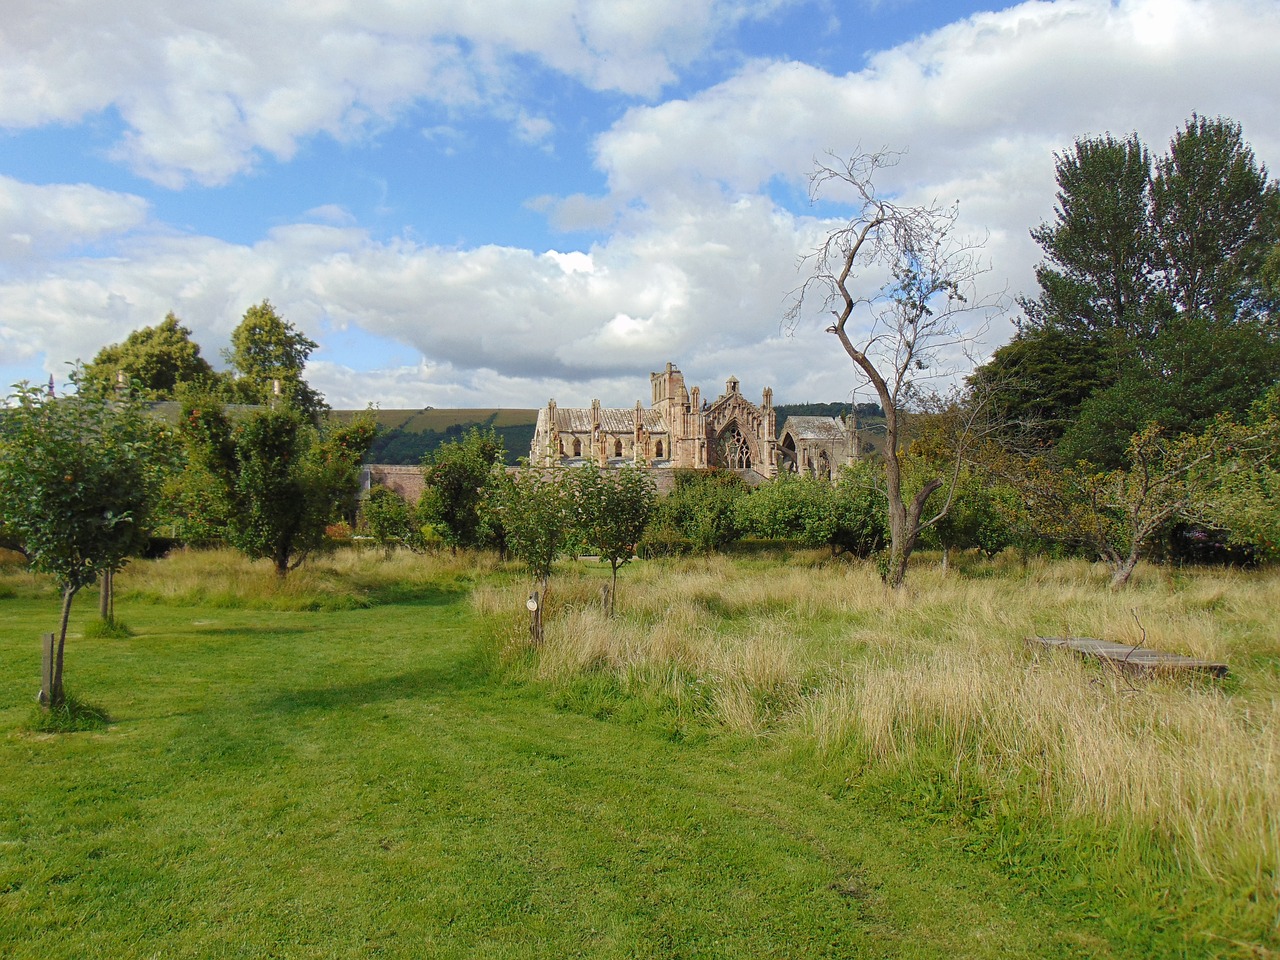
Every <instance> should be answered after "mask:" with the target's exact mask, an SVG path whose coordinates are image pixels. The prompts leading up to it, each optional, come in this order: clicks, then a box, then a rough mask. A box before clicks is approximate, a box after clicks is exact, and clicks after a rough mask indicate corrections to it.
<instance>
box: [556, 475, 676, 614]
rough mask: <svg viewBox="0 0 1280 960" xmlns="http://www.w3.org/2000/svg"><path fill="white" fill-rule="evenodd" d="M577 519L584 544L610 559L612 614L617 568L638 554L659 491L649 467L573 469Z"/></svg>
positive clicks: (573, 494) (610, 607) (574, 504)
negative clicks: (637, 546) (638, 545)
mask: <svg viewBox="0 0 1280 960" xmlns="http://www.w3.org/2000/svg"><path fill="white" fill-rule="evenodd" d="M570 477H571V478H572V490H571V492H572V497H573V507H574V514H575V523H576V525H577V528H578V532H579V535H580V537H581V540H582V543H583V546H584V547H585V548H586V549H587V550H591V551H594V552H595V553H597V554H598V555H599V556H600V557H602V558H603V559H605V560H608V561H609V567H610V570H611V572H612V575H613V576H612V583H611V586H610V592H609V615H610V616H613V608H614V599H615V597H616V595H617V592H618V568H619V567H620V566H623V565H624V564H627V563H629V562H630V561H631V558H632V557H633V556H635V552H636V545H637V544H638V543H639V542H640V538H641V536H642V535H643V534H644V530H645V527H646V526H647V525H648V523H649V518H650V517H651V516H652V515H653V509H654V505H655V504H656V502H657V498H658V494H657V489H656V487H655V486H654V482H653V478H652V477H651V476H649V474H648V472H647V471H644V470H638V469H636V468H634V467H623V468H621V469H619V470H600V469H598V468H596V467H594V466H590V465H588V466H584V467H581V468H579V469H576V470H574V471H572V473H571V474H570Z"/></svg>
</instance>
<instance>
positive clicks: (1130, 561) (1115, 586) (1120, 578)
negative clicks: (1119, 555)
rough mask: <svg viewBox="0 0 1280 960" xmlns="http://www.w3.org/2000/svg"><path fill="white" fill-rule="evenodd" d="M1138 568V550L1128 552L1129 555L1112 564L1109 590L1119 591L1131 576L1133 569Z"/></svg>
mask: <svg viewBox="0 0 1280 960" xmlns="http://www.w3.org/2000/svg"><path fill="white" fill-rule="evenodd" d="M1137 566H1138V549H1137V548H1136V547H1135V548H1134V549H1132V550H1130V551H1129V555H1128V556H1127V557H1125V558H1124V559H1123V560H1121V561H1120V562H1119V563H1117V564H1112V572H1111V589H1112V590H1121V589H1123V588H1124V586H1125V585H1126V584H1127V583H1128V582H1129V578H1130V577H1131V576H1133V571H1134V568H1135V567H1137Z"/></svg>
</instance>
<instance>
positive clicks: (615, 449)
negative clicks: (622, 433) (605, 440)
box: [613, 440, 622, 457]
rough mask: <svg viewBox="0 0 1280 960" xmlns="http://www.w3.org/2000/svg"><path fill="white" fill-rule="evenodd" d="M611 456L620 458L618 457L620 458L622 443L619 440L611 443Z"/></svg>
mask: <svg viewBox="0 0 1280 960" xmlns="http://www.w3.org/2000/svg"><path fill="white" fill-rule="evenodd" d="M613 455H614V456H615V457H620V456H622V441H621V440H615V441H613Z"/></svg>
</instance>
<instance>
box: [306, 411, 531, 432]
mask: <svg viewBox="0 0 1280 960" xmlns="http://www.w3.org/2000/svg"><path fill="white" fill-rule="evenodd" d="M363 413H364V411H363V410H333V411H331V412H330V414H329V415H330V416H331V417H337V418H339V419H350V418H352V417H356V416H359V415H361V414H363ZM373 415H374V418H375V419H376V420H377V422H378V426H379V427H382V428H384V429H388V430H391V429H399V430H403V431H405V432H406V433H421V432H423V431H424V430H435V431H437V432H443V431H445V430H447V429H448V428H449V427H452V426H454V425H456V424H464V425H465V424H473V423H486V422H488V420H489V418H490V417H493V418H494V420H493V426H495V427H518V426H524V425H526V424H528V425H530V426H532V425H533V424H534V423H536V422H537V420H538V411H537V410H518V409H515V408H507V407H441V408H439V409H434V408H426V409H423V410H374V411H373Z"/></svg>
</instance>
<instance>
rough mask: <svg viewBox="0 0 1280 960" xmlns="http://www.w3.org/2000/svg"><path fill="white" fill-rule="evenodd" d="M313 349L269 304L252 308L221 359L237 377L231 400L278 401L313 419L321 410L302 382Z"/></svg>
mask: <svg viewBox="0 0 1280 960" xmlns="http://www.w3.org/2000/svg"><path fill="white" fill-rule="evenodd" d="M316 347H317V344H316V342H315V341H314V340H312V339H310V338H309V337H307V336H306V334H304V333H303V332H302V331H301V330H299V329H298V328H297V327H295V326H294V325H293V324H292V323H289V322H288V321H287V320H285V319H284V318H283V317H281V316H280V314H279V313H277V312H276V308H275V307H273V306H272V305H271V302H270V301H269V300H263V301H262V302H261V303H259V304H255V305H254V306H252V307H250V308H249V309H248V310H246V311H245V314H244V319H243V320H241V322H240V325H239V326H237V327H236V329H235V330H234V331H233V332H232V334H231V349H229V350H228V351H226V354H225V357H226V360H227V362H228V363H229V364H231V368H232V371H233V372H234V373H235V375H236V377H235V380H234V383H233V385H232V388H231V390H232V396H233V397H234V398H235V399H237V400H239V401H241V402H244V403H256V404H268V403H272V402H277V401H283V402H285V403H287V404H288V405H290V406H292V407H293V408H295V409H297V410H300V411H301V412H302V413H304V414H305V415H306V416H308V417H310V418H312V419H313V420H314V419H315V418H316V417H317V416H318V415H319V414H320V412H321V411H323V410H325V409H326V405H325V402H324V398H323V397H322V396H321V395H320V394H319V393H318V392H317V391H315V390H314V389H312V387H311V386H310V385H309V384H308V383H307V382H306V381H305V380H304V379H303V378H302V371H303V368H305V367H306V365H307V360H308V358H309V357H310V356H311V354H312V351H314V350H315V349H316ZM277 383H278V384H279V388H280V394H279V396H277V394H276V384H277Z"/></svg>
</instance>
